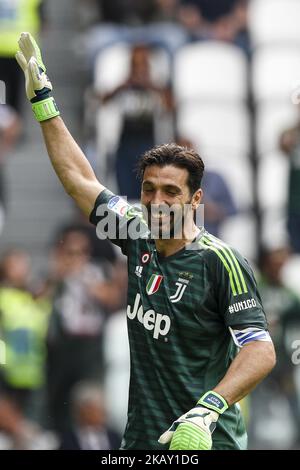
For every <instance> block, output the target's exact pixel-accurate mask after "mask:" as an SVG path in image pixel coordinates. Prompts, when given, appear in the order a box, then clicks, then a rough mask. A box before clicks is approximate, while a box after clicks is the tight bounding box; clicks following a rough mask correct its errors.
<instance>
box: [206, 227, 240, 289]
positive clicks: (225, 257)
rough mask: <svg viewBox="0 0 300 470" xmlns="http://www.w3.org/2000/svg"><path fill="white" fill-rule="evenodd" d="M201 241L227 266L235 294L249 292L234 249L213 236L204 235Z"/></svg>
mask: <svg viewBox="0 0 300 470" xmlns="http://www.w3.org/2000/svg"><path fill="white" fill-rule="evenodd" d="M201 241H202V242H203V243H204V244H205V245H206V246H208V248H210V249H211V250H212V251H214V252H215V253H216V254H217V255H218V257H219V258H220V260H221V261H222V263H223V264H224V266H225V269H226V270H227V272H228V274H229V279H230V285H231V290H232V292H233V295H234V296H236V295H238V294H243V293H244V294H247V292H248V288H247V285H246V282H245V279H244V276H243V273H242V271H241V268H240V265H239V262H238V260H237V259H236V257H235V255H234V253H233V251H232V250H231V249H230V248H229V247H228V246H227V245H226V244H224V243H222V242H221V240H218V239H217V238H214V237H211V236H208V235H206V236H204V237H202V239H201ZM235 286H236V287H235Z"/></svg>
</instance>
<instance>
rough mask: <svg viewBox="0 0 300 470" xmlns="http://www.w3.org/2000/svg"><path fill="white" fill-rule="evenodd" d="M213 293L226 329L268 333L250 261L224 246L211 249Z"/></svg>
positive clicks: (215, 245)
mask: <svg viewBox="0 0 300 470" xmlns="http://www.w3.org/2000/svg"><path fill="white" fill-rule="evenodd" d="M211 250H212V251H213V252H214V253H213V254H212V253H211V255H212V256H211V258H212V259H213V260H214V261H213V264H214V266H212V268H213V274H212V275H214V282H215V285H214V291H215V295H216V296H217V303H218V307H219V312H220V313H221V315H222V316H223V318H224V322H225V324H226V326H228V327H229V326H230V327H243V328H246V327H256V328H261V329H267V327H268V325H267V320H266V315H265V312H264V308H263V305H262V300H261V297H260V294H259V292H258V289H257V284H256V280H255V277H254V274H253V271H252V269H251V267H250V265H249V263H248V261H247V260H246V259H245V258H243V257H242V256H241V255H240V254H239V253H238V252H237V251H236V250H233V249H232V248H230V247H228V246H227V245H225V244H218V243H215V244H214V245H211Z"/></svg>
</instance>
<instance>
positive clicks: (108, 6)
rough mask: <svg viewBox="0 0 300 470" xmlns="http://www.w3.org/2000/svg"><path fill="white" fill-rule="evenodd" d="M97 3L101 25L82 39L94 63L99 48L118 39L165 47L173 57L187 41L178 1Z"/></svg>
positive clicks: (124, 0) (128, 0) (92, 28)
mask: <svg viewBox="0 0 300 470" xmlns="http://www.w3.org/2000/svg"><path fill="white" fill-rule="evenodd" d="M96 1H97V0H96ZM97 3H98V12H99V24H98V25H96V24H95V25H94V26H93V27H91V28H90V30H89V31H87V35H86V36H85V37H84V38H83V41H84V45H83V47H84V50H85V53H86V54H88V56H89V57H90V61H91V65H93V62H94V60H95V58H96V56H97V54H98V53H99V52H100V51H102V50H103V49H104V48H105V47H108V46H112V45H114V44H116V43H118V42H125V43H127V44H137V43H142V44H147V45H148V46H149V47H151V46H153V47H155V46H157V47H162V48H164V49H165V50H166V51H167V52H168V53H169V54H170V56H171V57H172V56H173V54H174V53H175V52H176V51H177V50H178V48H179V47H181V46H182V45H184V44H185V43H186V42H187V41H188V35H187V34H186V31H185V29H184V28H183V27H182V26H181V25H180V23H179V20H178V4H179V0H143V1H140V0H116V1H114V2H111V1H109V0H98V2H97ZM79 11H80V10H79Z"/></svg>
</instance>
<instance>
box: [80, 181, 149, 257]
mask: <svg viewBox="0 0 300 470" xmlns="http://www.w3.org/2000/svg"><path fill="white" fill-rule="evenodd" d="M89 220H90V222H91V223H92V224H94V225H96V233H97V236H98V238H99V239H105V238H108V239H109V240H111V242H112V243H114V244H115V245H117V246H119V247H120V248H121V250H122V253H123V254H125V255H127V254H128V250H129V243H130V242H131V241H132V240H137V239H139V238H148V236H149V230H148V226H147V223H146V221H145V220H144V218H143V214H142V211H140V210H139V209H138V208H136V207H135V206H132V205H130V204H129V203H128V202H127V201H126V199H124V198H122V197H120V196H116V195H115V194H113V193H112V192H111V191H108V190H107V189H105V190H104V191H102V192H101V193H100V194H99V196H98V197H97V199H96V202H95V205H94V208H93V210H92V212H91V214H90V218H89Z"/></svg>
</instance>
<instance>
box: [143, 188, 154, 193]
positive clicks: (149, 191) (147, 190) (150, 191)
mask: <svg viewBox="0 0 300 470" xmlns="http://www.w3.org/2000/svg"><path fill="white" fill-rule="evenodd" d="M152 192H153V189H151V188H144V193H152Z"/></svg>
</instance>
